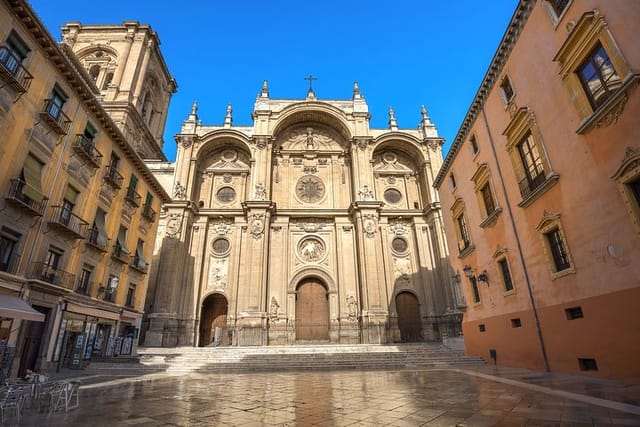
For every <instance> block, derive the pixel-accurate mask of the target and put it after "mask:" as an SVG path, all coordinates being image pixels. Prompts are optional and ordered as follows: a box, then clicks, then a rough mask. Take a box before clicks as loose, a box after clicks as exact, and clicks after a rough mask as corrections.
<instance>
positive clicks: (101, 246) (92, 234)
mask: <svg viewBox="0 0 640 427" xmlns="http://www.w3.org/2000/svg"><path fill="white" fill-rule="evenodd" d="M85 242H86V243H87V245H89V246H91V247H92V248H95V249H97V250H99V251H100V252H107V249H108V248H109V239H108V238H107V236H105V235H104V234H102V233H101V232H100V230H98V228H97V227H91V228H90V229H89V234H87V238H86V240H85Z"/></svg>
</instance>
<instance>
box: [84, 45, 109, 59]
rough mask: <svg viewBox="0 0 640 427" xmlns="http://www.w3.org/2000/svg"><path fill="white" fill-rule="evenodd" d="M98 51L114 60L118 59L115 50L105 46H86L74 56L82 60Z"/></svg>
mask: <svg viewBox="0 0 640 427" xmlns="http://www.w3.org/2000/svg"><path fill="white" fill-rule="evenodd" d="M98 51H104V52H106V53H107V54H108V55H110V56H111V57H112V58H114V59H115V58H117V57H118V51H117V50H115V49H114V48H112V47H110V46H106V45H96V46H87V47H85V48H82V49H80V50H79V51H78V52H77V53H76V56H77V57H78V58H79V59H80V60H83V59H85V58H86V57H87V56H89V55H91V54H92V53H95V52H98Z"/></svg>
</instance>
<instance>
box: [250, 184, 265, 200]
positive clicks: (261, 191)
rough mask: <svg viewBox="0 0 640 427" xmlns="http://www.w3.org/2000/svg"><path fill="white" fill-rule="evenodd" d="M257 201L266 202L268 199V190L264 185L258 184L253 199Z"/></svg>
mask: <svg viewBox="0 0 640 427" xmlns="http://www.w3.org/2000/svg"><path fill="white" fill-rule="evenodd" d="M253 198H254V199H255V200H266V199H267V190H266V189H265V188H264V184H262V183H258V184H256V191H255V195H254V197H253Z"/></svg>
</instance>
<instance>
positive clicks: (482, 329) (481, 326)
mask: <svg viewBox="0 0 640 427" xmlns="http://www.w3.org/2000/svg"><path fill="white" fill-rule="evenodd" d="M478 329H479V330H480V332H485V331H486V330H487V327H486V326H485V325H484V323H481V324H479V325H478Z"/></svg>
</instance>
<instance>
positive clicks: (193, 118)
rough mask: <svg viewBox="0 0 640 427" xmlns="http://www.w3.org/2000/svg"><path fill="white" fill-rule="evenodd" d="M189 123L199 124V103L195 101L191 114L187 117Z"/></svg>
mask: <svg viewBox="0 0 640 427" xmlns="http://www.w3.org/2000/svg"><path fill="white" fill-rule="evenodd" d="M186 121H189V122H194V123H197V122H198V101H193V105H191V112H190V113H189V115H188V116H187V120H186Z"/></svg>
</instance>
